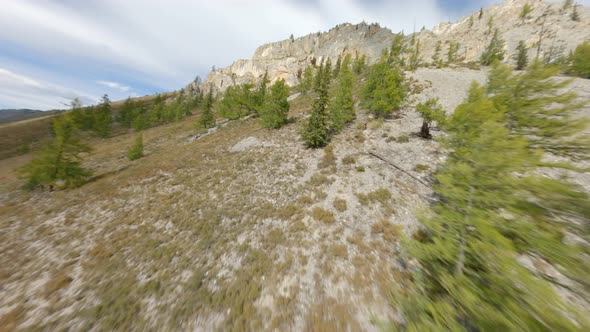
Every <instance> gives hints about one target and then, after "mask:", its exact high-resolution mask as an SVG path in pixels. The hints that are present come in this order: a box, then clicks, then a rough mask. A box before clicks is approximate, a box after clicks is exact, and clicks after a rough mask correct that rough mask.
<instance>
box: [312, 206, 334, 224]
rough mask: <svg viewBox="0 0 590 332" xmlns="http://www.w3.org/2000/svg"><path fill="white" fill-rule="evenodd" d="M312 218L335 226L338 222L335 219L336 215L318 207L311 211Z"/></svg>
mask: <svg viewBox="0 0 590 332" xmlns="http://www.w3.org/2000/svg"><path fill="white" fill-rule="evenodd" d="M311 216H312V217H313V218H314V219H315V220H317V221H321V222H323V223H324V224H333V223H334V222H336V217H334V213H332V211H328V210H326V209H322V208H321V207H317V206H316V207H314V208H313V210H311Z"/></svg>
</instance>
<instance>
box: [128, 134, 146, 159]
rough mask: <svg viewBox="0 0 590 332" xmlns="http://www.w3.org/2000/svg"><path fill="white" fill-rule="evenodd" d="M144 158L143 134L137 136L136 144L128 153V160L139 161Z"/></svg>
mask: <svg viewBox="0 0 590 332" xmlns="http://www.w3.org/2000/svg"><path fill="white" fill-rule="evenodd" d="M142 157H143V134H142V133H139V134H137V137H135V142H134V143H133V145H132V146H131V147H130V148H129V150H128V151H127V158H129V160H137V159H140V158H142Z"/></svg>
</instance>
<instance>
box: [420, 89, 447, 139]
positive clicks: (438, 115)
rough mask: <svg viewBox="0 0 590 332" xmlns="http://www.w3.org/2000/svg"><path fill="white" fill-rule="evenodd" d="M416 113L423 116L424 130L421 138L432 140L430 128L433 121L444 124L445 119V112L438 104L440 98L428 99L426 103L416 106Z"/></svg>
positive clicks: (421, 130) (422, 129)
mask: <svg viewBox="0 0 590 332" xmlns="http://www.w3.org/2000/svg"><path fill="white" fill-rule="evenodd" d="M416 111H417V112H418V113H420V114H421V115H422V128H421V129H420V137H422V138H425V139H431V138H432V135H431V134H430V126H431V125H432V122H433V121H436V122H438V123H442V122H443V121H444V119H445V111H444V110H443V109H442V106H441V105H440V104H439V102H438V98H431V99H428V100H427V101H426V102H424V103H419V104H418V105H416Z"/></svg>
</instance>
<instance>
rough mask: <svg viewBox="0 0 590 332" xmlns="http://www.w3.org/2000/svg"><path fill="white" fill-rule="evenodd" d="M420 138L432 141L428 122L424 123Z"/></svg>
mask: <svg viewBox="0 0 590 332" xmlns="http://www.w3.org/2000/svg"><path fill="white" fill-rule="evenodd" d="M420 137H422V138H425V139H431V138H432V135H430V125H429V124H428V121H423V122H422V129H421V130H420Z"/></svg>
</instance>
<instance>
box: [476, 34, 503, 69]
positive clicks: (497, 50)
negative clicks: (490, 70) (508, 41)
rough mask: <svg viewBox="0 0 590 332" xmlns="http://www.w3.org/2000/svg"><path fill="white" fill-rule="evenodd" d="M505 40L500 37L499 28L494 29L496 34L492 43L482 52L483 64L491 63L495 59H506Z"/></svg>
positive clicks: (481, 59)
mask: <svg viewBox="0 0 590 332" xmlns="http://www.w3.org/2000/svg"><path fill="white" fill-rule="evenodd" d="M504 45H505V42H504V40H503V39H502V38H501V37H500V32H499V31H498V29H496V30H494V35H493V36H492V39H491V40H490V43H489V44H488V46H487V47H486V49H485V50H484V52H483V53H482V54H481V58H480V61H481V64H482V65H484V66H489V65H491V64H492V63H493V62H494V61H502V60H504V54H505V51H504Z"/></svg>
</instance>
